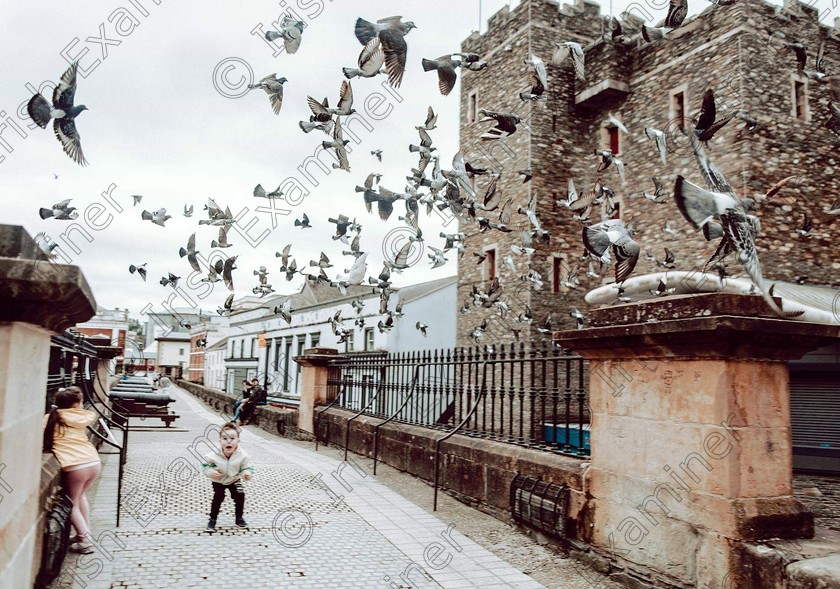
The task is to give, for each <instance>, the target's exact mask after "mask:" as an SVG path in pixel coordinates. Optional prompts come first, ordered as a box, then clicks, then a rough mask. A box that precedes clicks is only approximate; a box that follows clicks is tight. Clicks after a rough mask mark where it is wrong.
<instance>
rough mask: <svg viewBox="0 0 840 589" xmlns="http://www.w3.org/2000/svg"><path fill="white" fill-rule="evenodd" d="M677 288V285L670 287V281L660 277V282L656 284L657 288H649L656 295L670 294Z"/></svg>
mask: <svg viewBox="0 0 840 589" xmlns="http://www.w3.org/2000/svg"><path fill="white" fill-rule="evenodd" d="M676 290H677V288H676V287H675V286H673V287H671V288H668V283H666V282H665V281H664V280H663V279H661V278H660V279H659V284H658V285H656V290H649V291H648V292H650V294H652V295H653V296H655V297H663V296H666V295H669V294H673V293H674V292H675V291H676Z"/></svg>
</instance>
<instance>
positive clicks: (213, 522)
mask: <svg viewBox="0 0 840 589" xmlns="http://www.w3.org/2000/svg"><path fill="white" fill-rule="evenodd" d="M207 531H208V532H215V531H216V520H215V519H213V518H210V521H209V522H207Z"/></svg>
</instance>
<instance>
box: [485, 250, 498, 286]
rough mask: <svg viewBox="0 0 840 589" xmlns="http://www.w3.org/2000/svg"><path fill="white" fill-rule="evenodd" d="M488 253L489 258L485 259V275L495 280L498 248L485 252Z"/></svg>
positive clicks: (488, 278)
mask: <svg viewBox="0 0 840 589" xmlns="http://www.w3.org/2000/svg"><path fill="white" fill-rule="evenodd" d="M484 253H485V254H486V255H487V258H486V259H485V260H484V263H485V265H486V266H485V272H484V274H485V276H487V280H493V279H494V278H496V250H495V248H494V249H489V250H487V251H486V252H484Z"/></svg>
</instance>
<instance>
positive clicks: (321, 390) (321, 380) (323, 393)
mask: <svg viewBox="0 0 840 589" xmlns="http://www.w3.org/2000/svg"><path fill="white" fill-rule="evenodd" d="M336 355H338V350H336V349H335V348H309V349H307V350H304V351H303V356H296V357H295V358H294V360H295V362H297V363H298V364H300V365H301V371H300V373H301V374H300V378H301V387H300V409H299V410H298V429H300V430H303V431H307V432H309V433H310V434H313V435H314V434H315V407H317V406H318V405H323V404H325V403H326V402H327V375H328V371H329V369H328V367H327V364H328V363H329V361H330V360H334V359H335V357H336Z"/></svg>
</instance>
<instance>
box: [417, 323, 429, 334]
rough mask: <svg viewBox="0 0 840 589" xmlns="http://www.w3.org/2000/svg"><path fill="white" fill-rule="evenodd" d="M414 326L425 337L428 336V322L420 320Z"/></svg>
mask: <svg viewBox="0 0 840 589" xmlns="http://www.w3.org/2000/svg"><path fill="white" fill-rule="evenodd" d="M414 328H415V329H416V330H417V331H419V332H420V333H422V334H423V337H426V330H427V329H428V328H429V325H428V323H420V322H419V321H418V322H417V323H415V324H414Z"/></svg>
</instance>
